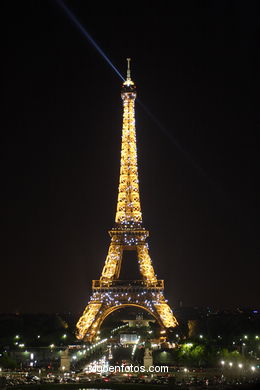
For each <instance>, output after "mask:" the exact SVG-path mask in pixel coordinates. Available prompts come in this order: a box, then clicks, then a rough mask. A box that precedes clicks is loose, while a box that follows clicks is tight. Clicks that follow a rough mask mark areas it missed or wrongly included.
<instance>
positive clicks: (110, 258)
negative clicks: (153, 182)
mask: <svg viewBox="0 0 260 390" xmlns="http://www.w3.org/2000/svg"><path fill="white" fill-rule="evenodd" d="M129 62H130V60H129V59H128V69H127V79H126V81H125V82H124V83H123V88H122V93H121V96H122V99H123V130H122V147H121V165H120V180H119V192H118V201H117V211H116V218H115V222H116V225H115V227H114V228H113V229H112V230H111V231H109V234H110V237H111V243H110V246H109V250H108V255H107V258H106V261H105V265H104V268H103V271H102V275H101V277H100V279H99V280H93V282H92V296H91V298H90V301H89V303H88V305H87V307H86V309H85V310H84V313H83V315H82V317H81V318H80V319H79V321H78V323H77V337H78V338H79V339H84V340H86V341H92V340H93V339H94V338H95V336H96V334H97V332H98V329H99V327H100V325H101V324H102V322H103V321H104V319H105V318H106V317H107V316H108V315H109V314H110V313H112V312H113V311H114V310H117V309H119V308H122V307H125V306H137V307H140V308H142V309H144V310H146V311H148V312H149V313H150V314H151V315H152V316H153V317H155V319H156V320H157V321H158V322H159V324H160V325H161V327H162V328H164V329H167V328H170V327H175V326H176V325H177V324H178V323H177V320H176V318H175V317H174V315H173V312H172V310H171V308H170V306H169V305H168V304H167V301H166V300H165V298H164V281H163V280H158V279H157V276H156V274H155V272H154V268H153V265H152V262H151V258H150V256H149V251H148V244H147V242H146V239H147V237H148V235H149V232H148V231H147V230H146V229H145V228H144V227H142V213H141V204H140V196H139V183H138V169H137V149H136V131H135V99H136V87H135V84H134V82H133V81H132V80H131V75H130V66H129ZM124 250H132V251H137V256H138V262H139V267H140V274H141V278H142V279H141V280H120V279H119V276H120V269H121V263H122V256H123V251H124Z"/></svg>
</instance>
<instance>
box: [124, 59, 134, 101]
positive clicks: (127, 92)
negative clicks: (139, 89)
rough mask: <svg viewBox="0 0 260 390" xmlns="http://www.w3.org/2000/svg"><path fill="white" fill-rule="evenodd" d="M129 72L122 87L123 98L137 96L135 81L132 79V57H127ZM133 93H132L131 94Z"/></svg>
mask: <svg viewBox="0 0 260 390" xmlns="http://www.w3.org/2000/svg"><path fill="white" fill-rule="evenodd" d="M126 60H127V74H126V80H125V81H124V83H123V88H122V99H124V98H126V97H127V98H132V99H135V98H136V91H135V90H136V87H135V83H134V82H133V81H132V79H131V69H130V62H131V58H127V59H126ZM131 94H132V95H131Z"/></svg>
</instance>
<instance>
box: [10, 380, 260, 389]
mask: <svg viewBox="0 0 260 390" xmlns="http://www.w3.org/2000/svg"><path fill="white" fill-rule="evenodd" d="M11 388H12V389H15V390H63V389H65V390H85V389H92V390H96V389H107V390H119V389H122V390H145V389H146V390H149V389H152V390H153V389H154V390H166V389H174V390H177V389H179V390H196V389H198V390H199V389H211V390H228V389H237V390H259V389H260V381H259V382H258V383H251V384H237V385H236V384H235V385H234V384H222V385H212V386H211V385H208V386H207V385H199V386H195V385H181V386H180V385H176V384H167V385H156V384H151V383H142V384H140V383H102V382H101V383H97V382H88V383H77V384H64V383H62V384H43V385H40V384H37V385H20V386H15V387H7V388H6V389H7V390H8V389H11Z"/></svg>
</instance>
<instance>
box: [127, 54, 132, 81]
mask: <svg viewBox="0 0 260 390" xmlns="http://www.w3.org/2000/svg"><path fill="white" fill-rule="evenodd" d="M126 60H127V77H126V80H127V81H131V70H130V61H131V58H127V59H126Z"/></svg>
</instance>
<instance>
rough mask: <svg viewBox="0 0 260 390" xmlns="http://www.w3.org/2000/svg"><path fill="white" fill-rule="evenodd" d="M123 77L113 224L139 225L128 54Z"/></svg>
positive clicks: (131, 82)
mask: <svg viewBox="0 0 260 390" xmlns="http://www.w3.org/2000/svg"><path fill="white" fill-rule="evenodd" d="M127 62H128V66H127V78H126V80H125V81H124V83H123V88H122V92H121V96H122V99H123V128H122V146H121V162H120V179H119V188H118V201H117V211H116V219H115V222H116V224H117V225H121V226H122V225H124V226H125V225H129V226H130V225H136V224H138V225H140V224H141V223H142V213H141V205H140V198H139V184H138V183H139V182H138V169H137V150H136V133H135V98H136V92H135V84H134V82H133V81H132V79H131V71H130V58H128V59H127Z"/></svg>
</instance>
